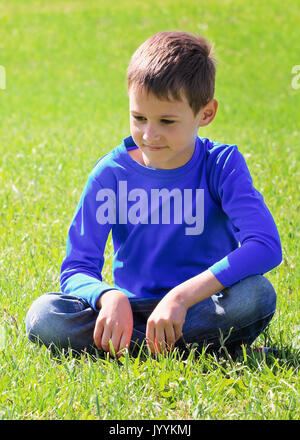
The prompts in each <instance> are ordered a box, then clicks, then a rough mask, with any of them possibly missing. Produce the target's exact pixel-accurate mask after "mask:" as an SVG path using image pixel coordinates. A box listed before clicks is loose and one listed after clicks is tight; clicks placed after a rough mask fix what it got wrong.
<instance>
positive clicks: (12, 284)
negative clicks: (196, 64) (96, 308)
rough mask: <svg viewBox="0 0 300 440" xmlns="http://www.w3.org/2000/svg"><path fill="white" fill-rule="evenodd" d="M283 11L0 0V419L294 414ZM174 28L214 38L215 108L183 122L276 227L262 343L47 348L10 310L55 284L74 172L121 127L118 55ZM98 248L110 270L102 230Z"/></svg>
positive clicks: (293, 179)
mask: <svg viewBox="0 0 300 440" xmlns="http://www.w3.org/2000/svg"><path fill="white" fill-rule="evenodd" d="M299 14H300V4H299V2H296V1H292V0H286V1H285V2H284V3H282V1H280V0H272V1H269V2H261V1H259V0H254V1H251V2H245V1H242V0H236V1H233V0H232V1H231V0H222V1H221V0H212V1H209V2H203V1H198V2H195V1H192V0H184V1H176V2H174V1H171V0H165V1H154V0H149V1H146V2H139V1H137V0H130V1H129V0H124V1H121V0H115V1H114V2H105V1H103V2H99V1H96V0H89V1H86V2H85V1H84V0H70V1H62V0H60V1H59V0H52V1H50V0H48V1H34V0H26V1H25V0H24V1H21V0H10V1H9V2H1V3H0V66H2V68H1V69H0V75H2V78H1V79H0V112H1V122H0V149H1V162H0V206H1V211H0V215H1V222H0V237H1V247H0V252H1V254H0V265H1V266H0V267H1V275H0V301H1V307H0V316H1V321H0V418H1V419H13V420H16V419H109V420H112V419H163V420H164V419H169V420H177V419H186V420H191V419H201V420H202V419H211V420H213V419H222V420H223V419H233V420H236V419H242V420H246V419H255V420H270V419H278V420H291V419H293V420H296V419H299V353H300V351H299V349H300V338H299V329H300V326H299V299H298V291H299V278H300V277H299V267H298V264H297V263H298V262H299V244H298V243H299V229H300V228H299V183H300V182H299V151H300V149H299V135H300V128H299V121H300V87H298V86H297V84H298V83H299V86H300V81H299V80H298V83H297V81H296V80H295V78H294V82H293V76H294V77H295V74H292V69H293V67H294V66H296V65H300V52H299V39H300V31H299V26H298V24H299V23H298V17H299ZM174 29H183V30H186V31H189V32H192V33H200V34H203V35H205V36H206V37H207V38H208V39H210V40H211V41H213V42H214V47H215V53H216V57H217V59H218V73H217V86H216V98H217V99H218V101H219V110H218V114H217V116H216V119H215V121H214V122H213V124H211V126H208V127H204V128H203V129H202V130H201V132H199V135H200V136H206V137H210V138H212V139H214V140H217V141H220V142H225V143H234V144H237V145H238V147H239V150H240V151H241V152H242V153H243V154H244V156H245V158H246V160H247V164H248V167H249V169H250V171H251V174H252V176H253V180H254V185H255V186H256V188H257V189H258V190H259V191H260V192H262V193H263V196H264V199H265V201H266V203H267V205H268V207H269V209H270V211H271V212H272V214H273V216H274V219H275V221H276V224H277V226H278V229H279V233H280V236H281V240H282V247H283V261H282V263H281V264H280V266H278V267H277V268H275V269H274V270H273V271H271V272H270V273H268V274H267V277H268V278H269V280H270V281H271V282H272V283H273V285H274V287H275V290H276V291H277V295H278V300H277V311H276V314H275V316H274V318H273V320H272V322H271V326H270V328H269V329H268V330H267V331H266V332H265V333H264V334H263V335H261V336H260V337H259V338H258V340H257V341H256V343H255V346H260V345H268V346H270V347H273V348H276V349H277V350H278V355H277V356H273V355H269V356H267V357H266V356H261V355H259V354H257V353H255V352H253V353H250V354H247V353H245V352H244V353H243V354H242V355H241V356H240V357H239V358H238V359H235V360H233V359H231V358H230V357H229V356H227V354H226V351H223V352H222V354H223V355H222V356H221V357H218V358H217V357H215V356H212V355H208V354H206V353H205V351H204V352H202V353H201V354H200V356H199V357H197V358H196V357H195V356H194V353H193V352H191V354H190V356H189V358H188V359H185V360H183V359H181V358H180V357H179V355H178V353H176V352H175V353H173V354H170V355H169V356H167V357H166V358H164V357H161V356H160V357H158V358H157V359H154V358H151V357H146V358H145V359H139V358H137V359H132V358H131V357H130V356H128V355H126V356H125V357H124V358H123V359H122V360H121V362H116V361H113V360H109V359H104V360H103V359H93V358H91V357H88V356H82V357H80V358H79V359H75V358H74V357H72V355H70V356H60V355H58V356H51V355H50V354H49V352H48V351H47V350H46V349H45V348H43V347H41V348H39V347H37V346H34V345H32V344H29V342H28V341H27V338H26V334H25V324H24V318H25V315H26V312H27V310H28V308H29V307H30V305H31V303H32V301H33V300H34V299H35V298H37V297H38V296H39V295H41V294H42V293H45V292H50V291H58V290H59V270H60V264H61V261H62V259H63V257H64V253H65V246H66V235H67V230H68V226H69V224H70V221H71V219H72V216H73V212H74V210H75V207H76V205H77V202H78V200H79V197H80V194H81V191H82V189H83V187H84V184H85V182H86V179H87V176H88V173H89V172H90V170H91V169H92V167H93V166H94V164H95V163H96V162H97V160H98V159H99V158H100V157H101V156H102V155H104V154H105V153H107V152H108V151H109V150H110V149H112V148H114V147H115V146H117V145H118V144H119V143H120V142H121V140H122V139H123V138H124V137H126V136H128V135H129V118H128V98H127V90H126V69H127V64H128V62H129V59H130V56H131V54H132V53H133V51H134V50H135V49H136V47H137V46H138V45H139V44H140V43H141V42H142V41H144V40H145V39H146V38H147V37H148V36H150V35H151V34H153V33H155V32H158V31H161V30H174ZM4 72H5V81H4V76H3V75H4ZM4 83H5V84H4ZM295 84H296V87H295ZM4 86H5V87H4ZM106 256H107V258H106V265H105V268H104V272H103V276H104V278H105V280H106V281H107V282H109V283H110V282H112V274H111V267H112V245H111V242H109V243H108V246H107V249H106Z"/></svg>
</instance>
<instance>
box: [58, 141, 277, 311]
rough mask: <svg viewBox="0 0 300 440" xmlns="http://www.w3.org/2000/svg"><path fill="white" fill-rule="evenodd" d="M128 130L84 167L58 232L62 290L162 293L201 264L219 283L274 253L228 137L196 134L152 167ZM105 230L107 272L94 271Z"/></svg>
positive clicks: (265, 213)
mask: <svg viewBox="0 0 300 440" xmlns="http://www.w3.org/2000/svg"><path fill="white" fill-rule="evenodd" d="M134 148H137V147H136V145H135V144H134V141H133V139H132V137H131V136H129V137H128V138H126V139H124V140H123V141H122V143H121V145H119V146H118V147H116V148H114V149H113V150H112V151H111V152H110V153H108V154H106V155H105V156H104V157H102V158H101V159H100V160H99V161H98V163H97V164H96V165H95V167H94V168H93V170H92V171H91V173H90V175H89V177H88V180H87V183H86V186H85V188H84V191H83V193H82V196H81V198H80V201H79V203H78V206H77V209H76V211H75V214H74V217H73V220H72V223H71V226H70V228H69V231H68V237H67V250H66V257H65V259H64V261H63V263H62V266H61V279H60V281H61V290H62V292H64V293H70V294H72V295H75V296H80V297H82V298H85V299H86V300H87V301H88V303H89V304H90V305H91V307H92V308H93V309H94V310H96V311H97V310H98V309H97V306H96V303H97V300H98V298H99V296H100V295H101V294H102V293H103V292H105V291H106V290H109V289H113V288H117V289H119V290H121V291H123V292H124V293H125V294H126V295H127V296H128V297H145V298H146V297H159V298H160V297H163V296H164V295H165V294H166V293H167V292H168V291H169V290H171V289H172V288H173V287H175V286H176V285H178V284H180V283H182V282H184V281H186V280H187V279H189V278H192V277H193V276H196V275H198V274H200V273H201V272H203V271H205V270H207V269H209V270H210V271H211V272H212V273H213V274H214V275H215V276H216V278H217V279H218V280H219V281H220V283H221V284H223V285H224V286H226V287H229V286H231V285H233V284H235V283H236V282H238V281H239V280H241V279H243V278H245V277H247V276H250V275H255V274H263V273H266V272H268V271H270V270H271V269H273V268H274V267H276V266H277V265H278V264H280V262H281V261H282V253H281V244H280V238H279V234H278V231H277V228H276V225H275V222H274V220H273V217H272V215H271V213H270V211H269V210H268V208H267V206H266V204H265V203H264V200H263V197H262V195H261V194H260V193H259V192H258V191H257V190H256V189H255V188H254V186H253V182H252V178H251V175H250V173H249V170H248V167H247V165H246V162H245V160H244V158H243V156H242V154H241V153H240V152H239V151H238V148H237V146H236V145H222V144H219V143H216V142H212V141H210V140H209V139H206V138H199V137H198V138H197V139H196V144H195V150H194V154H193V156H192V158H191V159H190V161H189V162H187V163H186V164H185V165H183V166H181V167H179V168H175V169H168V170H164V169H153V168H148V167H145V166H143V165H141V164H140V163H138V162H136V161H135V160H134V159H133V158H132V157H131V156H130V154H129V153H128V150H131V149H134ZM110 231H111V232H112V239H113V247H114V260H113V280H114V284H113V285H109V284H107V283H106V282H105V281H103V279H102V275H101V272H102V268H103V265H104V249H105V245H106V242H107V238H108V235H109V233H110Z"/></svg>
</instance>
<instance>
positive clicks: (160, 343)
mask: <svg viewBox="0 0 300 440" xmlns="http://www.w3.org/2000/svg"><path fill="white" fill-rule="evenodd" d="M154 345H155V349H156V351H158V352H159V353H161V352H164V351H165V350H166V341H165V329H164V327H158V326H157V327H156V328H155V336H154Z"/></svg>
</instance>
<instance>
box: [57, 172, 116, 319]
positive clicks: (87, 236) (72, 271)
mask: <svg viewBox="0 0 300 440" xmlns="http://www.w3.org/2000/svg"><path fill="white" fill-rule="evenodd" d="M100 189H101V186H100V184H99V183H98V182H97V181H96V180H95V179H94V178H92V177H91V176H90V177H89V179H88V181H87V184H86V186H85V188H84V191H83V193H82V195H81V198H80V201H79V203H78V206H77V208H76V211H75V214H74V217H73V220H72V222H71V226H70V228H69V231H68V237H67V249H66V256H65V258H64V260H63V262H62V265H61V275H60V286H61V291H62V292H63V293H68V294H72V295H74V296H79V297H81V298H84V299H85V300H86V301H87V302H88V303H89V304H90V306H91V307H92V308H93V309H94V310H95V311H98V308H97V307H96V303H97V300H98V298H99V296H100V295H101V294H102V293H104V292H105V291H106V290H110V289H114V288H115V287H114V286H110V285H109V284H107V283H105V282H103V280H102V276H101V272H102V268H103V265H104V250H105V245H106V242H107V238H108V235H109V232H110V229H111V224H109V223H106V224H99V223H98V222H97V204H96V200H97V193H98V191H99V190H100Z"/></svg>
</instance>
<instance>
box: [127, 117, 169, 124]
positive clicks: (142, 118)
mask: <svg viewBox="0 0 300 440" xmlns="http://www.w3.org/2000/svg"><path fill="white" fill-rule="evenodd" d="M133 117H134V119H135V120H137V121H146V118H144V116H136V115H134V116H133ZM161 122H162V123H163V124H167V125H169V124H174V122H175V121H171V120H170V119H161Z"/></svg>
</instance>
